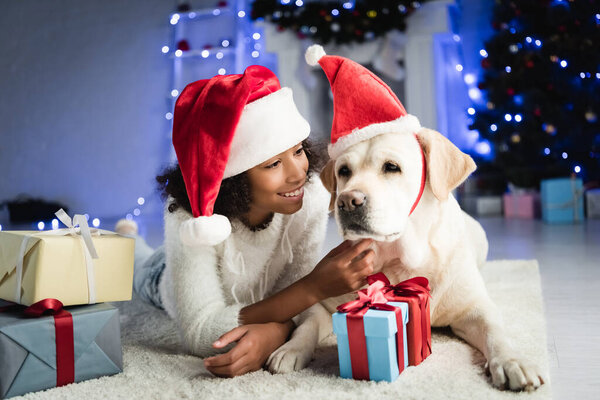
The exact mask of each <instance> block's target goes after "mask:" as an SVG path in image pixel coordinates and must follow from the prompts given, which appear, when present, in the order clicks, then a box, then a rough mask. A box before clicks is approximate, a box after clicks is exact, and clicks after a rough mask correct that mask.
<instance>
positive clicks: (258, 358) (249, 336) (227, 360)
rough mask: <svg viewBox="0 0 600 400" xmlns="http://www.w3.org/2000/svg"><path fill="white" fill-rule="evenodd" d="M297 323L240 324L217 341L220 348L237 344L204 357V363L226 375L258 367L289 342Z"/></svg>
mask: <svg viewBox="0 0 600 400" xmlns="http://www.w3.org/2000/svg"><path fill="white" fill-rule="evenodd" d="M293 327H294V323H293V322H292V321H288V322H285V323H279V322H269V323H266V324H252V325H242V326H238V327H237V328H234V329H232V330H230V331H229V332H227V333H225V334H224V335H223V336H221V337H220V338H219V339H217V340H216V341H215V342H214V343H213V347H214V348H217V349H220V348H223V347H225V346H227V345H228V344H229V343H232V342H237V344H236V345H235V347H234V348H233V349H231V350H229V351H228V352H227V353H224V354H219V355H217V356H213V357H209V358H206V359H204V366H205V367H206V369H207V370H209V371H210V372H211V373H212V374H214V375H216V376H220V377H224V378H231V377H234V376H238V375H243V374H245V373H247V372H252V371H258V370H259V369H261V368H262V366H263V365H264V363H265V361H267V358H269V356H270V355H271V353H272V352H274V351H275V350H276V349H277V348H278V347H279V346H281V345H282V344H284V343H285V341H286V340H287V338H288V336H289V334H290V332H291V331H292V329H293Z"/></svg>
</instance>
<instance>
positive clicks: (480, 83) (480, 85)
mask: <svg viewBox="0 0 600 400" xmlns="http://www.w3.org/2000/svg"><path fill="white" fill-rule="evenodd" d="M477 87H478V88H479V90H483V89H485V84H484V83H483V82H479V83H478V84H477Z"/></svg>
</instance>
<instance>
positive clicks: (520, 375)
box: [485, 357, 544, 391]
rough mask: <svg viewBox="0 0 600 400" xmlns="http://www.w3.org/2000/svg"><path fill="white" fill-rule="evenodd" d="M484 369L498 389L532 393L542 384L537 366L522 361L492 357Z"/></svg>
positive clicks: (542, 380) (541, 377)
mask: <svg viewBox="0 0 600 400" xmlns="http://www.w3.org/2000/svg"><path fill="white" fill-rule="evenodd" d="M485 367H486V371H487V372H488V374H489V375H491V378H492V384H493V385H494V386H495V387H497V388H498V389H510V390H526V391H533V390H535V389H537V388H539V387H540V386H541V385H543V384H544V377H543V374H542V373H541V372H540V369H539V368H538V366H537V365H535V364H533V363H531V362H528V361H525V360H523V359H519V358H515V357H492V359H491V360H490V361H489V362H488V363H487V364H486V366H485Z"/></svg>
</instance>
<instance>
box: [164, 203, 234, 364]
mask: <svg viewBox="0 0 600 400" xmlns="http://www.w3.org/2000/svg"><path fill="white" fill-rule="evenodd" d="M178 213H179V215H170V216H168V217H166V218H165V243H166V256H167V265H168V266H169V267H168V270H169V271H168V272H169V274H170V275H171V276H169V278H170V286H171V287H170V290H169V292H170V296H169V297H171V299H170V300H171V305H170V308H172V310H167V311H171V312H169V314H170V315H171V316H172V317H173V318H174V319H175V320H176V323H177V326H178V328H179V331H180V333H181V336H182V339H183V341H184V344H185V345H186V347H187V348H188V350H189V351H190V352H191V353H192V354H195V355H198V356H200V357H208V356H211V355H214V354H217V353H222V352H225V351H228V350H229V349H230V348H231V347H230V346H227V347H226V348H224V349H214V348H213V347H212V343H213V342H214V341H215V340H216V339H217V338H218V337H219V336H221V335H222V334H224V333H225V332H228V331H229V330H231V329H233V328H235V327H237V326H238V325H239V312H240V309H241V308H242V307H244V305H243V304H232V305H228V304H227V303H226V301H225V297H224V295H223V289H222V285H221V281H220V277H219V273H218V269H217V267H218V262H219V259H218V253H217V248H218V247H217V246H199V247H188V246H185V245H183V244H182V243H181V241H180V240H179V235H178V232H179V225H180V223H181V221H182V220H183V219H185V218H186V216H183V215H181V213H182V211H176V212H175V213H173V214H178Z"/></svg>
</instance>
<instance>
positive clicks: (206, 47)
mask: <svg viewBox="0 0 600 400" xmlns="http://www.w3.org/2000/svg"><path fill="white" fill-rule="evenodd" d="M202 48H203V49H204V50H210V49H212V46H211V45H210V44H205V45H204V47H202Z"/></svg>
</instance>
